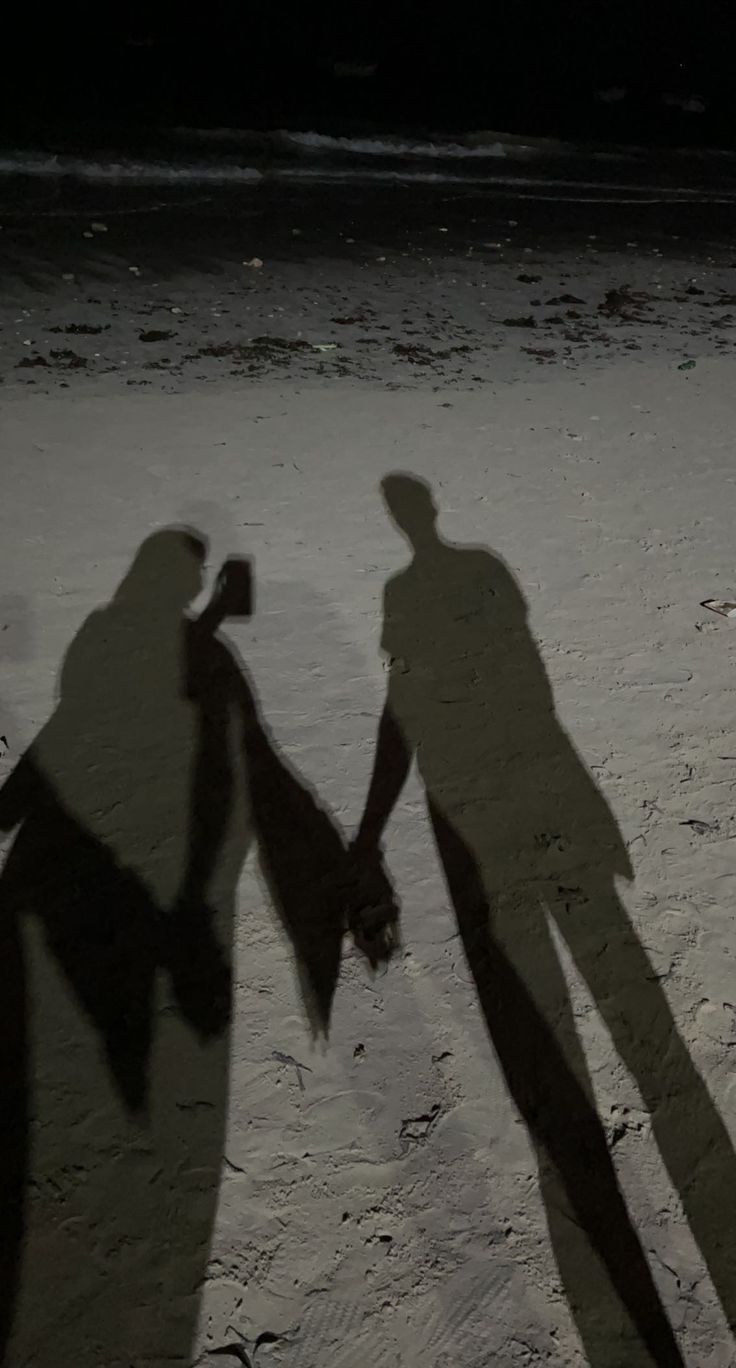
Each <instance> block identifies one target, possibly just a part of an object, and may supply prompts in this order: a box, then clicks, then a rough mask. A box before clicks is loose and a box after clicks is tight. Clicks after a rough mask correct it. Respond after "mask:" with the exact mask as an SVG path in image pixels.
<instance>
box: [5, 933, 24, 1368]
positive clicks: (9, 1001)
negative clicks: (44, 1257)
mask: <svg viewBox="0 0 736 1368" xmlns="http://www.w3.org/2000/svg"><path fill="white" fill-rule="evenodd" d="M3 913H4V916H3V927H2V934H1V935H0V956H1V962H2V966H3V974H4V979H5V981H4V984H3V989H2V995H0V1097H1V1098H2V1136H1V1138H0V1212H2V1220H1V1222H0V1363H4V1362H5V1351H6V1348H7V1343H8V1339H9V1337H10V1332H11V1330H12V1327H13V1318H14V1313H15V1303H16V1298H17V1295H18V1285H19V1281H20V1265H21V1258H22V1254H23V1236H24V1231H25V1204H26V1182H27V1176H28V1164H29V1154H28V1145H29V1116H28V1114H29V1104H28V1103H29V1099H28V1087H29V1077H28V1075H29V1060H28V1039H27V1035H28V1032H27V1025H26V1012H27V996H26V995H27V985H26V971H25V964H24V959H23V947H22V944H21V939H20V935H19V933H18V928H17V925H16V923H15V920H14V918H13V917H12V915H8V909H7V907H6V908H4V909H3Z"/></svg>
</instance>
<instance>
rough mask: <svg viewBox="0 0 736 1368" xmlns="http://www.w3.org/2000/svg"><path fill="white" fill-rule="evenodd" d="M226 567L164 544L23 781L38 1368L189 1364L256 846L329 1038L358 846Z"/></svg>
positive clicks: (7, 788)
mask: <svg viewBox="0 0 736 1368" xmlns="http://www.w3.org/2000/svg"><path fill="white" fill-rule="evenodd" d="M206 553H207V546H206V543H205V541H204V539H203V538H202V537H201V536H200V535H199V534H198V533H197V532H196V531H194V530H192V529H191V528H186V527H169V528H165V529H163V530H160V531H158V532H155V533H153V534H152V535H151V536H150V537H148V538H147V539H146V540H145V541H144V542H143V544H142V546H141V547H140V549H139V551H138V553H137V554H136V556H135V558H134V560H133V563H132V565H131V567H130V569H129V571H128V572H127V574H126V575H125V577H124V578H123V580H122V582H121V584H120V585H119V587H118V589H117V591H116V593H115V595H114V597H113V599H112V600H111V602H110V603H108V604H107V605H106V606H104V607H103V608H101V609H99V610H97V611H95V612H93V613H92V614H91V615H90V617H88V618H87V620H86V621H85V622H84V624H83V626H82V627H81V629H80V631H79V632H78V634H77V636H76V637H75V639H74V641H73V642H72V644H71V646H70V647H69V649H68V651H67V654H66V657H65V659H64V663H63V666H62V670H61V675H60V681H59V690H58V701H57V704H56V707H55V710H54V712H53V714H52V716H51V717H50V719H49V721H48V722H47V723H46V725H45V726H44V727H43V728H42V729H41V731H40V732H39V734H38V736H37V737H36V739H35V740H34V741H33V743H32V744H31V745H30V746H29V748H28V750H27V751H26V752H25V754H24V755H23V756H22V757H21V759H20V760H19V761H18V763H17V765H16V766H15V769H14V770H13V771H12V772H11V774H10V776H9V777H8V778H7V780H6V782H5V783H4V785H3V786H2V789H0V831H3V832H5V833H10V834H11V844H10V847H9V850H8V854H7V858H6V860H5V864H4V867H3V870H2V874H1V875H0V908H1V909H2V915H1V917H0V927H1V930H0V936H1V937H2V956H3V958H2V963H3V970H4V974H5V988H4V992H3V995H2V999H1V1000H2V1002H3V1011H2V1026H3V1030H2V1037H1V1038H0V1061H1V1064H2V1082H3V1087H4V1094H3V1096H4V1115H3V1131H2V1137H1V1138H0V1165H1V1166H2V1172H3V1186H4V1189H5V1194H4V1195H5V1196H6V1198H7V1203H8V1204H7V1210H8V1212H9V1213H10V1215H9V1219H8V1220H7V1221H5V1222H4V1230H3V1235H2V1271H3V1273H4V1275H5V1277H4V1282H3V1287H2V1290H1V1291H0V1306H1V1307H2V1323H3V1327H4V1337H5V1341H6V1342H7V1341H8V1339H9V1336H10V1333H11V1327H12V1324H13V1320H14V1319H15V1329H14V1331H13V1338H12V1341H11V1352H13V1353H16V1348H14V1346H16V1347H17V1346H18V1345H22V1354H23V1356H24V1360H25V1358H28V1359H29V1360H30V1359H31V1358H32V1359H33V1362H34V1363H36V1364H38V1365H39V1368H44V1366H45V1365H46V1364H48V1365H49V1368H51V1364H52V1363H53V1364H54V1365H56V1364H58V1363H70V1364H71V1363H74V1364H75V1365H77V1368H99V1365H100V1364H101V1363H105V1364H106V1365H108V1368H128V1365H129V1364H130V1363H136V1364H141V1365H143V1364H154V1363H158V1362H163V1361H166V1362H167V1363H182V1364H188V1363H189V1362H190V1361H191V1355H192V1348H193V1343H194V1337H195V1332H196V1326H197V1316H198V1307H199V1295H200V1290H201V1287H202V1285H203V1282H204V1279H205V1272H206V1266H207V1260H208V1256H209V1249H210V1242H211V1237H212V1230H213V1223H214V1218H215V1211H216V1204H217V1194H218V1189H219V1181H220V1171H221V1166H222V1161H223V1147H224V1137H225V1126H226V1116H227V1106H228V1074H229V1034H230V1022H231V1015H232V1003H231V998H232V967H231V962H232V945H233V930H234V918H235V898H236V889H237V884H238V879H239V876H240V873H241V870H242V867H243V863H244V860H245V858H246V856H247V854H248V851H249V850H250V848H251V846H252V845H253V843H254V842H255V843H257V844H258V847H259V850H260V855H261V861H262V864H263V867H264V871H265V873H266V877H267V879H268V882H269V885H270V887H271V890H272V892H273V895H274V902H275V904H276V907H277V909H278V911H279V913H280V915H281V917H282V920H283V922H284V925H285V926H286V928H287V930H288V932H289V934H290V936H291V939H292V943H293V946H294V953H295V957H296V959H297V962H298V965H299V972H300V981H301V985H302V991H303V995H304V999H305V1006H306V1010H307V1013H308V1016H309V1020H310V1022H311V1024H312V1029H313V1031H314V1032H315V1033H317V1032H323V1033H326V1032H327V1029H328V1026H329V1016H330V1008H331V1003H332V996H333V993H334V988H335V983H336V980H337V974H338V970H339V962H340V949H341V943H342V937H343V932H344V929H345V885H344V880H343V877H342V876H343V874H344V865H345V851H344V842H343V839H342V836H341V834H340V833H339V831H338V829H337V828H336V826H335V825H334V823H333V822H332V821H331V819H330V817H329V816H328V814H327V813H326V812H325V811H324V810H323V809H322V808H321V806H320V804H319V803H318V802H317V800H316V799H315V797H314V795H313V794H312V792H311V790H310V789H309V787H308V786H307V785H306V784H305V783H304V782H303V781H301V780H300V778H299V776H298V775H297V774H296V772H295V771H294V770H293V768H292V767H290V766H289V765H288V764H287V763H286V762H285V761H284V759H283V758H282V757H281V756H280V755H279V754H278V752H277V750H276V748H275V747H274V745H273V742H272V739H271V737H270V734H269V732H268V730H267V728H266V727H265V725H264V723H263V720H262V718H261V716H260V712H259V708H258V705H257V701H256V698H255V695H254V692H253V689H252V687H251V685H250V683H249V680H248V677H247V674H246V672H245V670H244V667H243V665H242V662H241V661H240V660H239V659H238V657H237V654H236V652H235V650H234V648H233V647H232V646H231V644H230V643H229V642H228V641H227V640H226V638H224V637H223V636H222V635H221V633H220V631H219V629H220V627H221V626H222V624H223V622H225V621H226V619H227V618H228V617H232V616H247V615H249V614H250V612H251V610H252V603H251V597H252V595H251V587H250V568H249V565H248V563H247V562H245V561H242V560H241V561H237V560H233V561H232V562H229V563H228V564H227V566H226V568H225V571H224V573H222V574H221V575H220V576H219V578H218V581H217V584H216V587H215V590H214V593H213V595H212V597H211V599H210V602H209V603H208V605H207V607H206V608H205V609H204V611H203V612H202V613H200V614H199V615H198V616H195V615H194V614H193V612H192V608H191V605H192V604H193V603H194V601H195V600H196V598H197V597H198V596H199V594H200V592H201V590H202V587H203V575H204V568H205V558H206ZM246 972H247V971H246ZM19 1270H20V1271H21V1273H22V1277H21V1278H20V1291H19ZM16 1300H17V1314H15V1317H14V1304H15V1302H16ZM16 1356H18V1357H19V1356H20V1350H18V1351H17V1355H16Z"/></svg>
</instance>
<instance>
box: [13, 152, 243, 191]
mask: <svg viewBox="0 0 736 1368" xmlns="http://www.w3.org/2000/svg"><path fill="white" fill-rule="evenodd" d="M0 175H4V176H32V177H36V178H38V179H46V180H50V179H55V178H61V177H64V176H68V177H70V178H71V179H73V180H79V181H95V182H98V181H110V182H121V181H125V182H127V183H130V184H136V185H202V184H209V183H212V184H217V183H227V182H232V183H235V184H247V183H251V182H257V181H260V180H262V179H263V173H262V172H261V171H259V169H258V168H257V167H255V166H236V165H232V164H226V163H223V164H217V163H189V164H177V163H176V162H166V161H140V160H127V159H121V160H114V161H113V160H110V161H101V160H99V158H89V159H88V158H85V157H65V156H57V155H55V154H54V155H48V156H46V155H43V154H33V153H26V152H10V153H4V154H0Z"/></svg>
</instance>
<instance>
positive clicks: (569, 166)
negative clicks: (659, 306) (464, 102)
mask: <svg viewBox="0 0 736 1368" xmlns="http://www.w3.org/2000/svg"><path fill="white" fill-rule="evenodd" d="M274 182H286V183H289V182H293V183H301V184H303V185H307V184H309V183H312V184H314V185H318V184H320V183H335V182H337V183H339V182H346V183H360V182H366V183H370V182H374V183H384V184H385V183H405V184H411V183H416V184H418V185H431V184H437V185H440V186H441V185H444V184H446V185H449V186H463V185H465V186H468V187H469V188H472V189H474V190H476V191H482V190H483V189H486V190H487V191H488V192H489V193H493V192H494V191H496V192H498V193H503V194H508V193H512V194H514V195H517V196H518V197H519V198H527V199H528V198H532V199H534V198H536V199H561V200H579V201H581V202H586V201H600V200H603V201H609V202H612V203H622V204H626V203H631V204H635V203H639V202H641V203H648V204H651V203H668V202H683V201H684V202H696V203H715V204H729V203H732V202H734V201H736V153H730V152H726V151H722V150H717V149H715V150H713V149H707V148H701V149H698V148H691V147H686V148H681V149H677V148H675V149H662V148H657V149H652V148H644V147H636V146H629V145H625V146H621V145H619V146H616V145H606V144H597V143H584V142H577V143H576V142H571V141H562V140H559V139H554V138H532V137H528V136H519V135H515V134H509V133H504V132H497V131H493V130H477V131H475V132H471V133H466V134H463V135H457V134H455V135H443V134H437V133H429V134H425V135H422V136H420V137H411V136H407V135H406V134H401V133H397V134H395V135H390V134H380V135H378V134H375V135H358V136H338V135H332V134H328V133H322V132H319V131H316V130H315V131H299V130H293V131H290V130H287V129H277V130H273V131H269V132H261V131H256V130H249V129H236V128H227V127H222V128H185V127H174V128H168V129H166V128H165V129H160V130H157V131H156V132H155V133H154V134H153V135H149V136H147V137H146V138H145V140H141V141H140V142H139V145H138V146H137V147H135V148H134V149H131V148H130V147H128V148H126V149H125V150H121V149H120V148H119V147H116V146H115V145H114V144H112V145H110V146H109V147H107V148H95V150H94V151H93V152H83V151H78V150H75V148H74V147H73V145H70V143H69V142H67V143H66V144H65V143H64V142H63V140H62V141H60V142H58V143H56V142H50V143H49V144H48V145H47V146H46V147H45V148H42V149H36V150H30V151H29V150H27V149H25V148H18V147H12V146H11V147H7V148H4V149H2V148H0V211H2V212H4V213H7V212H8V209H9V208H12V207H13V206H18V205H22V204H23V203H24V201H25V200H26V199H27V198H28V197H29V196H30V198H31V199H32V198H33V197H34V193H35V194H37V191H38V186H39V185H43V184H45V185H46V186H47V187H56V189H57V190H58V187H59V186H64V187H66V188H68V189H71V188H72V187H73V185H74V184H80V185H83V184H97V185H108V186H114V185H116V184H120V185H127V186H136V185H139V186H142V187H145V186H149V187H150V186H168V187H169V188H171V189H173V190H179V191H181V192H182V193H186V192H187V191H191V190H197V188H199V187H203V186H204V187H208V186H217V185H220V186H223V187H225V186H232V187H240V188H243V189H245V190H248V189H253V190H254V191H256V190H258V188H259V187H260V186H263V185H267V184H271V183H274ZM49 212H53V206H50V207H49Z"/></svg>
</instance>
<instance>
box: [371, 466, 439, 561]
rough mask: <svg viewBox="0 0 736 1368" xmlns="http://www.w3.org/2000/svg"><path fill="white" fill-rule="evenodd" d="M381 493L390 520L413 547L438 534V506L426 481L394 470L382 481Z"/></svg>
mask: <svg viewBox="0 0 736 1368" xmlns="http://www.w3.org/2000/svg"><path fill="white" fill-rule="evenodd" d="M381 493H382V494H383V499H384V503H385V504H386V508H387V510H388V514H389V517H390V518H391V521H392V522H393V523H394V525H395V526H396V527H397V528H398V529H399V531H400V532H402V533H403V534H404V536H405V537H406V539H407V541H408V542H409V543H410V545H411V546H420V545H421V544H422V543H424V542H428V541H431V540H432V539H433V538H434V537H435V536H436V531H435V525H436V522H437V505H436V504H435V502H434V498H433V497H432V490H431V487H430V485H429V484H428V483H427V481H426V480H422V479H420V478H419V476H418V475H410V474H408V473H407V472H405V471H392V472H391V474H389V475H386V476H384V478H383V479H382V480H381Z"/></svg>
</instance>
